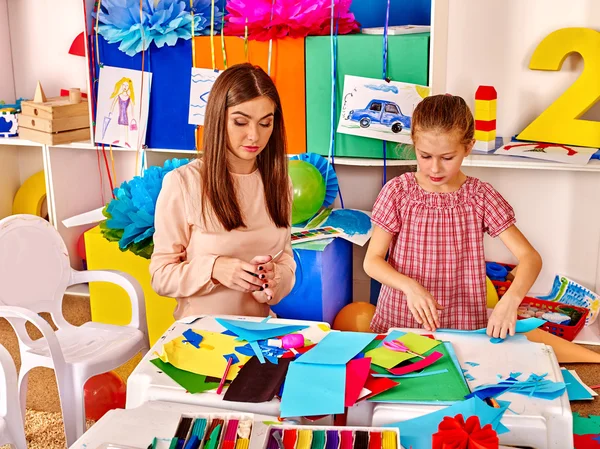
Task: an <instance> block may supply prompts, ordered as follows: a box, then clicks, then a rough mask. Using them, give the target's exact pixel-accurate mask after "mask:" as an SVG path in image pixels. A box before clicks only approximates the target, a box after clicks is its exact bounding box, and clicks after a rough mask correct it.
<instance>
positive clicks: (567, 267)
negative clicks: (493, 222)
mask: <svg viewBox="0 0 600 449" xmlns="http://www.w3.org/2000/svg"><path fill="white" fill-rule="evenodd" d="M564 27H588V28H593V29H596V30H600V2H598V1H597V0H578V1H576V2H570V3H568V6H567V3H565V2H564V1H563V0H528V1H526V2H523V1H522V0H494V1H481V0H450V4H449V13H448V36H447V70H446V72H445V77H446V91H447V92H450V93H453V94H455V95H461V96H463V97H464V98H465V99H466V100H467V101H468V102H469V103H470V104H471V105H473V104H474V100H473V96H474V94H475V90H476V88H477V86H479V85H482V84H489V85H493V86H495V87H496V90H497V91H498V119H497V126H498V134H499V135H501V136H511V135H514V134H516V133H518V132H519V131H521V130H522V129H523V128H524V127H525V126H526V125H527V124H529V123H530V121H531V120H533V119H534V118H535V117H537V116H538V115H539V114H540V113H541V112H542V111H543V110H544V109H545V108H546V107H548V106H549V105H550V104H551V103H552V102H553V101H554V99H556V98H557V97H558V96H559V95H560V94H561V93H562V92H564V90H565V89H566V88H567V87H568V86H569V85H570V84H571V83H572V82H573V81H574V80H575V79H576V78H577V77H578V75H579V73H581V70H582V68H583V63H582V60H581V57H580V56H579V55H571V56H569V57H568V58H567V60H566V61H565V63H564V64H563V69H562V70H561V71H560V72H542V71H533V70H529V68H528V65H529V60H530V58H531V54H532V53H533V51H534V49H535V48H536V47H537V45H538V44H539V43H540V42H541V41H542V39H543V38H544V37H545V36H546V35H548V34H549V33H551V32H552V31H555V30H557V29H560V28H564ZM586 117H587V118H595V119H598V117H600V107H598V105H596V106H595V107H594V108H592V110H591V111H589V112H588V115H587V116H586ZM466 172H467V173H468V174H470V175H474V176H478V177H480V178H482V179H483V180H485V181H490V182H492V183H493V185H494V186H495V187H496V188H497V189H498V190H499V191H500V192H501V193H502V194H504V195H505V196H506V197H507V199H508V200H509V201H510V202H511V203H512V204H513V206H514V207H515V209H516V212H517V219H518V223H519V226H520V227H521V229H522V230H523V231H524V233H525V234H526V236H527V237H528V238H529V239H530V240H531V241H532V243H533V244H534V245H535V246H536V248H537V249H538V250H539V251H540V253H541V254H542V257H543V259H544V269H543V272H542V275H541V277H540V278H539V280H538V282H537V283H536V284H535V285H534V289H533V290H534V291H536V292H546V291H547V290H549V288H550V283H551V280H552V278H553V276H554V274H555V273H564V274H566V275H569V276H571V277H573V278H574V279H576V280H579V281H580V282H582V283H584V284H585V285H586V286H587V287H590V288H595V289H596V291H600V270H599V257H600V249H599V244H600V226H599V225H598V223H599V222H600V209H599V208H598V197H599V196H600V173H595V172H592V173H576V172H568V171H534V170H521V169H498V168H477V169H469V170H466ZM348 194H349V195H350V193H348ZM486 251H487V254H488V256H489V258H491V259H499V260H507V261H508V260H512V257H511V256H510V254H508V253H507V251H506V250H505V249H503V246H502V245H501V243H499V242H497V241H491V240H490V241H487V242H486Z"/></svg>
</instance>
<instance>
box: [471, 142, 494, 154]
mask: <svg viewBox="0 0 600 449" xmlns="http://www.w3.org/2000/svg"><path fill="white" fill-rule="evenodd" d="M473 149H474V150H480V151H492V150H494V149H496V140H487V141H484V140H476V141H475V145H473Z"/></svg>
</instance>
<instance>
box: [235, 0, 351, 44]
mask: <svg viewBox="0 0 600 449" xmlns="http://www.w3.org/2000/svg"><path fill="white" fill-rule="evenodd" d="M351 4H352V0H335V8H334V14H335V25H334V26H336V27H337V32H338V33H339V34H349V33H355V32H358V31H360V25H359V24H358V22H357V21H356V19H355V18H354V14H352V13H351V12H350V5H351ZM227 9H228V11H229V14H228V15H227V16H226V21H227V22H226V25H225V32H226V34H228V35H236V36H242V35H244V30H245V26H246V25H247V26H248V36H249V38H250V39H254V40H260V41H265V40H269V39H278V38H282V37H285V36H290V37H304V36H309V35H326V34H329V33H330V27H331V1H330V0H276V1H275V5H274V6H272V3H271V0H229V1H228V3H227ZM271 14H272V18H271Z"/></svg>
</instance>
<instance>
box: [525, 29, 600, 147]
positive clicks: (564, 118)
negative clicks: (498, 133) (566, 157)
mask: <svg viewBox="0 0 600 449" xmlns="http://www.w3.org/2000/svg"><path fill="white" fill-rule="evenodd" d="M573 52H575V53H579V54H580V55H581V56H582V58H583V60H584V67H583V72H582V73H581V75H580V76H579V78H577V80H576V81H575V82H574V83H573V84H572V85H571V87H569V88H568V89H567V90H566V91H565V92H564V93H563V94H562V95H561V96H560V97H559V98H558V99H557V100H556V101H555V102H554V103H552V104H551V105H550V107H548V109H546V110H545V111H544V112H542V113H541V114H540V116H539V117H538V118H536V119H535V120H534V121H533V122H531V123H530V124H529V126H527V128H525V129H524V130H523V131H522V132H521V133H520V134H519V136H518V139H521V140H533V141H539V142H552V143H562V144H565V145H577V146H582V147H593V148H594V147H595V148H598V147H600V122H596V121H591V120H580V117H581V116H582V115H583V114H585V113H586V112H587V111H588V110H589V109H590V108H591V107H592V106H593V105H594V104H595V103H596V102H597V101H598V100H599V99H600V32H598V31H596V30H591V29H588V28H563V29H561V30H557V31H554V32H553V33H551V34H549V35H548V36H546V38H545V39H544V40H543V41H542V42H541V43H540V45H538V47H537V48H536V49H535V51H534V52H533V56H532V57H531V62H530V63H529V68H530V69H532V70H554V71H557V70H560V69H561V67H562V64H563V62H564V60H565V59H566V58H567V56H568V55H569V54H570V53H573Z"/></svg>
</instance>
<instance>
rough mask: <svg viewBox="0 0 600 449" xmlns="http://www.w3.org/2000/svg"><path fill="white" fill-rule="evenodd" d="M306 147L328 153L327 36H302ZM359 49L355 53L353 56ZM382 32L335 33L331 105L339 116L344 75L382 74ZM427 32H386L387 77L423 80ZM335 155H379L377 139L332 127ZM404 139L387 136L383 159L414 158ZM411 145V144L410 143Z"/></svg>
mask: <svg viewBox="0 0 600 449" xmlns="http://www.w3.org/2000/svg"><path fill="white" fill-rule="evenodd" d="M305 48H306V69H305V73H306V144H307V145H306V146H307V148H306V151H307V152H310V153H317V154H321V155H328V154H329V144H330V142H331V117H330V115H331V42H330V38H329V36H309V37H307V38H306V47H305ZM357 55H360V57H357ZM382 67H383V38H382V36H381V35H379V36H377V35H369V34H349V35H344V36H338V38H337V69H336V70H337V79H336V91H337V97H336V106H337V117H336V118H335V124H336V128H337V123H338V121H339V117H340V112H341V109H342V106H343V103H344V98H343V95H344V78H345V76H346V75H356V76H363V77H367V78H375V79H381V73H382V72H381V68H382ZM428 72H429V33H419V34H404V35H391V36H388V71H387V75H388V77H389V78H390V79H391V80H393V81H401V82H405V83H413V84H420V85H423V86H426V85H428V76H429V73H428ZM335 146H336V148H335V153H334V155H335V156H344V157H370V158H382V156H383V145H382V141H381V140H378V139H370V138H367V137H358V136H352V135H348V134H340V133H337V134H336V136H335ZM406 147H407V146H406V145H402V144H397V143H396V142H388V144H387V151H386V154H387V158H388V159H414V155H412V154H411V152H410V151H409V152H408V153H407V151H406ZM410 147H411V148H412V146H410Z"/></svg>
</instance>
